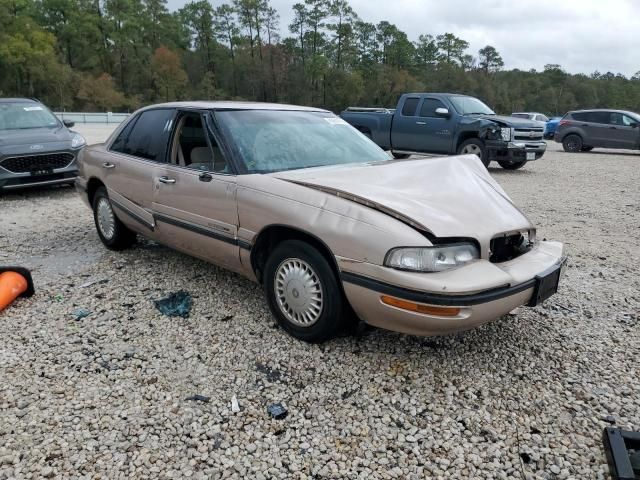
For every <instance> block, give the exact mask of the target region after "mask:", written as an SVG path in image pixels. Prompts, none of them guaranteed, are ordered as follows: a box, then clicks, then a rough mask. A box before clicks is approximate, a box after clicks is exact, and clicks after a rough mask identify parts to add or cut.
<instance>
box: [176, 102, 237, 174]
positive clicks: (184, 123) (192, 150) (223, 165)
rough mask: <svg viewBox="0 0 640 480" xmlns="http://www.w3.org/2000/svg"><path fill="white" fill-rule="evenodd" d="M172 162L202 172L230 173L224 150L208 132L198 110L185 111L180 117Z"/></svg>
mask: <svg viewBox="0 0 640 480" xmlns="http://www.w3.org/2000/svg"><path fill="white" fill-rule="evenodd" d="M171 163H172V164H174V165H179V166H181V167H185V168H190V169H193V170H198V171H201V172H215V173H229V168H228V165H227V161H226V159H225V157H224V155H223V153H222V150H220V148H219V146H218V145H217V143H216V141H215V139H214V138H213V137H212V136H211V135H208V134H207V126H206V124H205V121H204V119H203V117H202V115H201V114H200V113H197V112H189V113H183V114H182V115H180V117H179V118H178V122H177V126H176V132H175V135H174V137H173V144H172V147H171Z"/></svg>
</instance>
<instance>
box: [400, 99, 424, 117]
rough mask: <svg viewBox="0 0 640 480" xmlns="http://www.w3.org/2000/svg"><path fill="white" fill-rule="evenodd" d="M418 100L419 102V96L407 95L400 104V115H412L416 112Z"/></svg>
mask: <svg viewBox="0 0 640 480" xmlns="http://www.w3.org/2000/svg"><path fill="white" fill-rule="evenodd" d="M418 102H420V99H419V98H415V97H409V98H407V99H406V100H405V101H404V105H403V106H402V115H403V116H405V117H413V116H415V114H416V110H417V108H418Z"/></svg>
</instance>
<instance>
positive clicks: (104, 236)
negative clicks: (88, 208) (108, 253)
mask: <svg viewBox="0 0 640 480" xmlns="http://www.w3.org/2000/svg"><path fill="white" fill-rule="evenodd" d="M93 219H94V221H95V224H96V230H97V231H98V236H99V237H100V240H102V243H104V245H105V246H106V247H107V248H109V249H111V250H124V249H125V248H128V247H130V246H131V245H133V243H134V242H135V241H136V234H135V233H134V232H132V231H131V230H129V229H128V228H127V227H126V226H125V224H124V223H122V222H121V221H120V220H119V219H118V217H116V214H115V213H114V211H113V206H112V205H111V201H110V200H109V194H108V193H107V189H106V188H104V187H100V188H98V190H97V191H96V193H95V195H94V197H93Z"/></svg>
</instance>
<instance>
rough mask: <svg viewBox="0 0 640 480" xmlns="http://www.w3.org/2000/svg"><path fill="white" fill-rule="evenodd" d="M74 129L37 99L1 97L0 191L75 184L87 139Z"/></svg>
mask: <svg viewBox="0 0 640 480" xmlns="http://www.w3.org/2000/svg"><path fill="white" fill-rule="evenodd" d="M70 127H73V122H67V121H65V122H61V121H60V120H58V118H57V117H56V116H55V115H54V114H53V113H52V112H51V111H50V110H49V109H48V108H47V107H45V106H44V105H43V104H41V103H40V102H38V101H37V100H31V99H27V98H0V192H2V191H6V190H12V189H16V188H23V187H31V186H36V185H56V184H63V183H68V184H73V183H74V179H75V177H76V176H77V174H78V166H77V164H76V155H77V153H78V151H79V150H80V149H81V148H82V147H83V146H84V145H85V140H84V138H83V137H82V135H80V134H79V133H76V132H74V131H71V130H69V128H70Z"/></svg>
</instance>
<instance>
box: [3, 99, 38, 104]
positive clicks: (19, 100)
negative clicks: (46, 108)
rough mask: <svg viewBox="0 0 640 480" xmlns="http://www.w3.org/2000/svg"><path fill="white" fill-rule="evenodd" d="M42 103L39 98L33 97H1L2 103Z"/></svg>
mask: <svg viewBox="0 0 640 480" xmlns="http://www.w3.org/2000/svg"><path fill="white" fill-rule="evenodd" d="M18 102H21V103H24V102H27V103H40V102H39V101H38V100H34V99H33V98H0V103H18Z"/></svg>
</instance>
